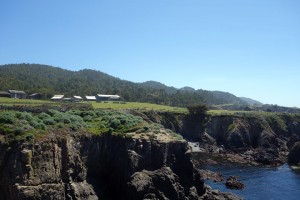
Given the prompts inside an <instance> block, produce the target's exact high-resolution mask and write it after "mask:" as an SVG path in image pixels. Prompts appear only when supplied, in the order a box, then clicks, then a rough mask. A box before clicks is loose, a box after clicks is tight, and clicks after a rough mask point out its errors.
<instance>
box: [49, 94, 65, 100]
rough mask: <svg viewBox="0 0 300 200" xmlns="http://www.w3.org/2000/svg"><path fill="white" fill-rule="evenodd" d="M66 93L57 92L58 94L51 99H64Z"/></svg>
mask: <svg viewBox="0 0 300 200" xmlns="http://www.w3.org/2000/svg"><path fill="white" fill-rule="evenodd" d="M64 96H65V95H61V94H57V95H54V96H53V97H52V98H51V99H53V100H54V99H62V98H64Z"/></svg>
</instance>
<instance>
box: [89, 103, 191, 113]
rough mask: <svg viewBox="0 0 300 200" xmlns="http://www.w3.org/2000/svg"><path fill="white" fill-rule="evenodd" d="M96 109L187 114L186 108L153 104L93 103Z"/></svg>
mask: <svg viewBox="0 0 300 200" xmlns="http://www.w3.org/2000/svg"><path fill="white" fill-rule="evenodd" d="M92 105H93V107H94V108H110V109H139V110H156V111H170V112H187V109H185V108H178V107H172V106H165V105H158V104H152V103H140V102H124V103H122V102H111V101H108V102H95V101H94V102H92Z"/></svg>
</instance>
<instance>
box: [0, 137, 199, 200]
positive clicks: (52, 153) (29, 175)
mask: <svg viewBox="0 0 300 200" xmlns="http://www.w3.org/2000/svg"><path fill="white" fill-rule="evenodd" d="M187 149H188V146H187V142H185V141H173V142H164V141H155V140H145V139H132V138H123V137H121V136H112V135H102V136H90V135H88V134H86V135H81V136H79V135H77V136H69V135H68V134H66V135H65V136H59V135H55V136H53V137H52V138H51V137H49V138H46V139H43V140H40V141H35V142H34V141H32V142H19V143H16V144H14V145H13V146H8V145H5V144H1V145H0V150H1V152H0V173H1V174H0V199H1V200H4V199H5V200H17V199H18V200H22V199H45V200H47V199H66V200H67V199H72V200H74V199H89V200H92V199H143V198H148V199H195V198H196V197H197V196H201V195H202V194H204V193H205V187H204V183H203V181H202V180H201V177H200V174H199V172H198V171H197V170H196V169H195V168H194V166H193V163H192V162H191V158H190V155H189V154H188V153H186V151H187Z"/></svg>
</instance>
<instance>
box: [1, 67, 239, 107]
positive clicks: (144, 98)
mask: <svg viewBox="0 0 300 200" xmlns="http://www.w3.org/2000/svg"><path fill="white" fill-rule="evenodd" d="M9 89H15V90H24V91H25V92H27V93H28V94H31V93H41V94H42V95H43V97H44V98H45V99H47V98H50V97H51V96H52V95H54V94H65V95H66V96H72V95H81V96H85V95H96V94H118V95H120V96H121V97H122V98H123V99H124V100H125V101H140V102H151V103H158V104H166V105H173V106H187V105H193V104H200V103H204V104H208V105H212V104H226V103H238V104H245V102H244V101H243V100H241V99H240V98H238V97H236V96H234V95H233V94H230V93H227V92H219V91H207V90H195V91H193V90H180V89H176V88H174V87H168V86H165V85H163V84H161V83H158V82H154V81H151V82H146V83H133V82H130V81H125V80H121V79H119V78H115V77H113V76H110V75H108V74H105V73H102V72H100V71H95V70H89V69H84V70H80V71H70V70H65V69H61V68H58V67H52V66H47V65H39V64H10V65H1V66H0V90H9Z"/></svg>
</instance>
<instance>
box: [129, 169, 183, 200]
mask: <svg viewBox="0 0 300 200" xmlns="http://www.w3.org/2000/svg"><path fill="white" fill-rule="evenodd" d="M128 185H129V189H128V192H129V196H130V199H145V198H147V197H149V196H150V195H151V197H152V199H153V198H156V199H174V200H176V199H184V198H185V194H184V188H183V187H182V186H181V185H180V184H179V178H178V176H177V175H176V174H174V173H173V172H172V170H171V169H170V168H169V167H163V168H161V169H158V170H155V171H147V170H143V171H141V172H136V173H134V174H133V175H132V179H131V181H130V182H129V183H128Z"/></svg>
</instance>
